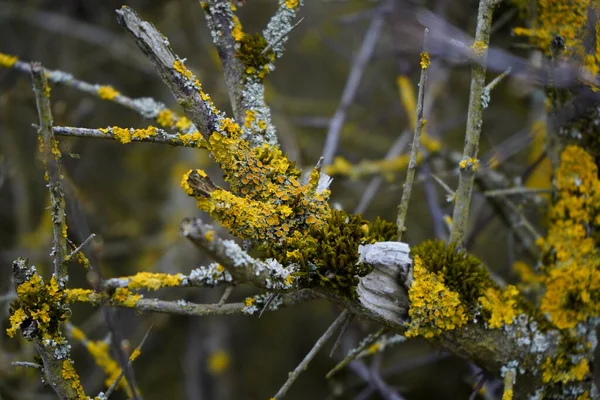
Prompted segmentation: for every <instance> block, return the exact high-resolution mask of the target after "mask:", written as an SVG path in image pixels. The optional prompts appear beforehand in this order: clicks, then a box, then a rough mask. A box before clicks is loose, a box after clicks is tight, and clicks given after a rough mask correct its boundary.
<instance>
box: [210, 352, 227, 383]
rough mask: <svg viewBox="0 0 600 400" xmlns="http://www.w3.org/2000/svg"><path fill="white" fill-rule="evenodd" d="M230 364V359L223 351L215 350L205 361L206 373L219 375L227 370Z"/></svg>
mask: <svg viewBox="0 0 600 400" xmlns="http://www.w3.org/2000/svg"><path fill="white" fill-rule="evenodd" d="M230 363H231V358H230V357H229V354H228V353H227V352H226V351H225V350H221V349H219V350H215V351H213V352H211V353H210V355H209V356H208V360H207V363H206V364H207V368H208V371H209V372H210V373H211V374H213V375H216V376H218V375H221V374H223V373H224V372H225V371H226V370H227V368H229V364H230Z"/></svg>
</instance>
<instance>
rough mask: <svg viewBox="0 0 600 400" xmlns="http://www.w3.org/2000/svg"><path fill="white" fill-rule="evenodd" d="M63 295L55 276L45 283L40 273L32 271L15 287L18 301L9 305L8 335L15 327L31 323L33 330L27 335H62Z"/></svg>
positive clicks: (32, 336) (35, 336) (54, 336)
mask: <svg viewBox="0 0 600 400" xmlns="http://www.w3.org/2000/svg"><path fill="white" fill-rule="evenodd" d="M63 298H64V292H63V291H62V290H61V289H60V287H59V285H58V282H57V281H56V279H55V278H54V277H52V279H50V281H49V282H47V283H44V281H43V280H42V278H41V277H40V275H38V274H33V275H32V276H31V277H29V279H28V280H26V281H25V282H23V283H22V284H20V285H19V286H17V300H15V301H14V302H13V303H12V304H11V310H12V312H11V317H10V324H11V325H10V327H9V328H8V329H7V331H6V332H7V334H8V335H9V336H11V337H12V336H14V334H15V333H16V331H17V329H24V327H32V326H33V327H35V329H33V330H32V332H29V333H30V335H31V337H30V338H37V339H51V340H52V339H54V340H56V339H57V338H58V337H59V336H62V335H61V334H60V330H59V325H60V323H61V322H62V321H64V320H65V319H66V318H67V315H68V312H69V310H68V308H65V307H63V306H62V301H63ZM28 331H29V330H28ZM56 341H57V342H59V340H56Z"/></svg>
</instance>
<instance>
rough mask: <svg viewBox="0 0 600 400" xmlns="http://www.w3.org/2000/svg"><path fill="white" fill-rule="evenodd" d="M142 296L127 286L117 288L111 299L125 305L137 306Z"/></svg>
mask: <svg viewBox="0 0 600 400" xmlns="http://www.w3.org/2000/svg"><path fill="white" fill-rule="evenodd" d="M141 298H142V296H141V295H139V294H133V293H131V291H129V289H127V288H117V290H115V292H114V293H113V295H112V297H111V300H112V301H115V302H117V303H120V304H123V305H124V306H125V307H135V305H136V303H137V302H138V300H139V299H141Z"/></svg>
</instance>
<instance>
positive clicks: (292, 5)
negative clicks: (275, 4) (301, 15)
mask: <svg viewBox="0 0 600 400" xmlns="http://www.w3.org/2000/svg"><path fill="white" fill-rule="evenodd" d="M285 5H286V7H287V8H289V9H292V10H293V9H296V8H298V0H285Z"/></svg>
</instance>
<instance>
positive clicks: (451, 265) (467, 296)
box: [411, 240, 495, 308]
mask: <svg viewBox="0 0 600 400" xmlns="http://www.w3.org/2000/svg"><path fill="white" fill-rule="evenodd" d="M411 255H412V256H413V257H414V256H419V257H421V260H422V261H423V265H424V266H425V267H426V268H427V269H428V270H429V271H431V272H435V273H441V274H442V275H443V276H444V282H445V285H446V286H447V287H448V288H449V289H450V290H452V291H454V292H457V293H458V294H459V295H460V297H461V300H462V301H463V302H464V303H465V304H466V305H468V306H469V308H471V307H474V306H477V305H478V299H479V297H481V296H483V295H484V292H485V290H486V289H487V288H489V287H491V286H495V284H494V283H493V281H492V280H491V279H490V276H489V273H488V271H487V270H486V269H485V267H484V266H483V264H482V263H481V261H479V260H478V259H477V258H476V257H475V256H473V255H471V254H469V253H467V252H466V251H464V250H462V249H456V248H455V247H454V246H452V245H446V244H445V243H444V242H442V241H439V240H429V241H426V242H423V243H421V244H419V245H418V246H415V247H413V248H412V249H411Z"/></svg>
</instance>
